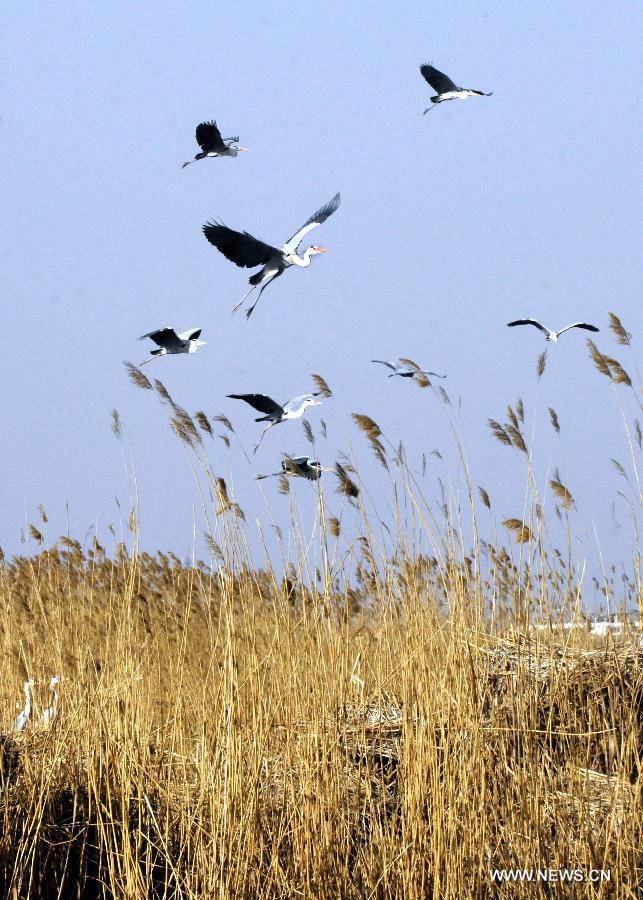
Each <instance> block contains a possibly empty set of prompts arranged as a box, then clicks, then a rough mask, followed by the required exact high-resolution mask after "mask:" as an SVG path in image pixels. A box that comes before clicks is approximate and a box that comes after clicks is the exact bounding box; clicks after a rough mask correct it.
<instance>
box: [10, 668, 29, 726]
mask: <svg viewBox="0 0 643 900" xmlns="http://www.w3.org/2000/svg"><path fill="white" fill-rule="evenodd" d="M33 686H34V682H33V681H32V680H31V679H29V680H28V681H25V683H24V685H23V690H24V692H25V705H24V707H23V708H22V710H21V711H20V712H19V713H18V715H17V716H16V720H15V722H14V723H13V730H14V731H24V730H25V728H26V727H27V724H28V723H29V722H30V721H31V710H32V700H31V689H32V687H33ZM16 705H17V704H16Z"/></svg>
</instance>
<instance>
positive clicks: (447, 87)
mask: <svg viewBox="0 0 643 900" xmlns="http://www.w3.org/2000/svg"><path fill="white" fill-rule="evenodd" d="M420 72H421V73H422V77H423V78H424V80H425V81H428V83H429V84H430V85H431V87H432V88H433V90H434V91H435V92H436V93H435V96H434V97H431V103H432V106H429V107H428V109H425V110H424V115H426V114H427V113H428V112H429V111H430V110H432V109H435V107H436V106H437V104H438V103H444V102H445V100H466V99H467V97H491V94H493V91H491V93H490V94H485V93H484V91H475V90H474V89H473V88H463V87H458V85H457V84H456V83H455V82H453V81H451V79H450V78H449V76H448V75H445V74H444V72H439V71H438V70H437V69H434V68H433V66H430V65H428V64H426V63H425V64H424V65H423V66H420Z"/></svg>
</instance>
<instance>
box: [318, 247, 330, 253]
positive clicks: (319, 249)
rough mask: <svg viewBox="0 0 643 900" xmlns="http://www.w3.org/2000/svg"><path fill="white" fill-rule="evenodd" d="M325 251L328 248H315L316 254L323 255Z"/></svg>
mask: <svg viewBox="0 0 643 900" xmlns="http://www.w3.org/2000/svg"><path fill="white" fill-rule="evenodd" d="M327 250H328V247H318V248H317V252H318V253H325V252H326V251H327Z"/></svg>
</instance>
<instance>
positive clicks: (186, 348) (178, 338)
mask: <svg viewBox="0 0 643 900" xmlns="http://www.w3.org/2000/svg"><path fill="white" fill-rule="evenodd" d="M200 334H201V329H200V328H190V329H188V331H182V332H181V333H180V334H177V333H176V331H175V330H174V329H173V328H169V327H168V328H158V329H157V330H156V331H148V333H147V334H142V335H141V336H140V338H139V341H144V340H145V338H150V339H151V340H152V341H154V343H155V344H157V345H158V347H159V349H158V350H152V351H151V353H152V355H151V357H150V358H149V359H146V360H145V361H144V362H142V363H141V365H142V366H144V365H145V364H146V363H149V362H152V360H153V359H155V358H156V357H157V356H165V355H166V354H174V353H196V351H197V350H198V349H199V347H202V346H203V345H204V344H207V341H200V340H199V335H200Z"/></svg>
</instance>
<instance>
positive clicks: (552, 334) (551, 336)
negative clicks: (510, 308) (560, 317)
mask: <svg viewBox="0 0 643 900" xmlns="http://www.w3.org/2000/svg"><path fill="white" fill-rule="evenodd" d="M514 325H534V326H535V327H536V328H538V329H540V331H542V332H543V334H544V335H545V340H546V341H553V343H554V344H555V343H556V342H557V341H558V338H559V337H560V336H561V334H563V333H564V332H565V331H569V329H570V328H584V329H585V330H586V331H600V328H597V327H596V325H588V324H587V322H574V323H573V324H572V325H566V326H565V328H561V329H560V331H550V330H549V328H545V326H544V325H541V324H540V322H537V321H536V320H535V319H516V321H515V322H507V326H508V327H509V328H513V327H514Z"/></svg>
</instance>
